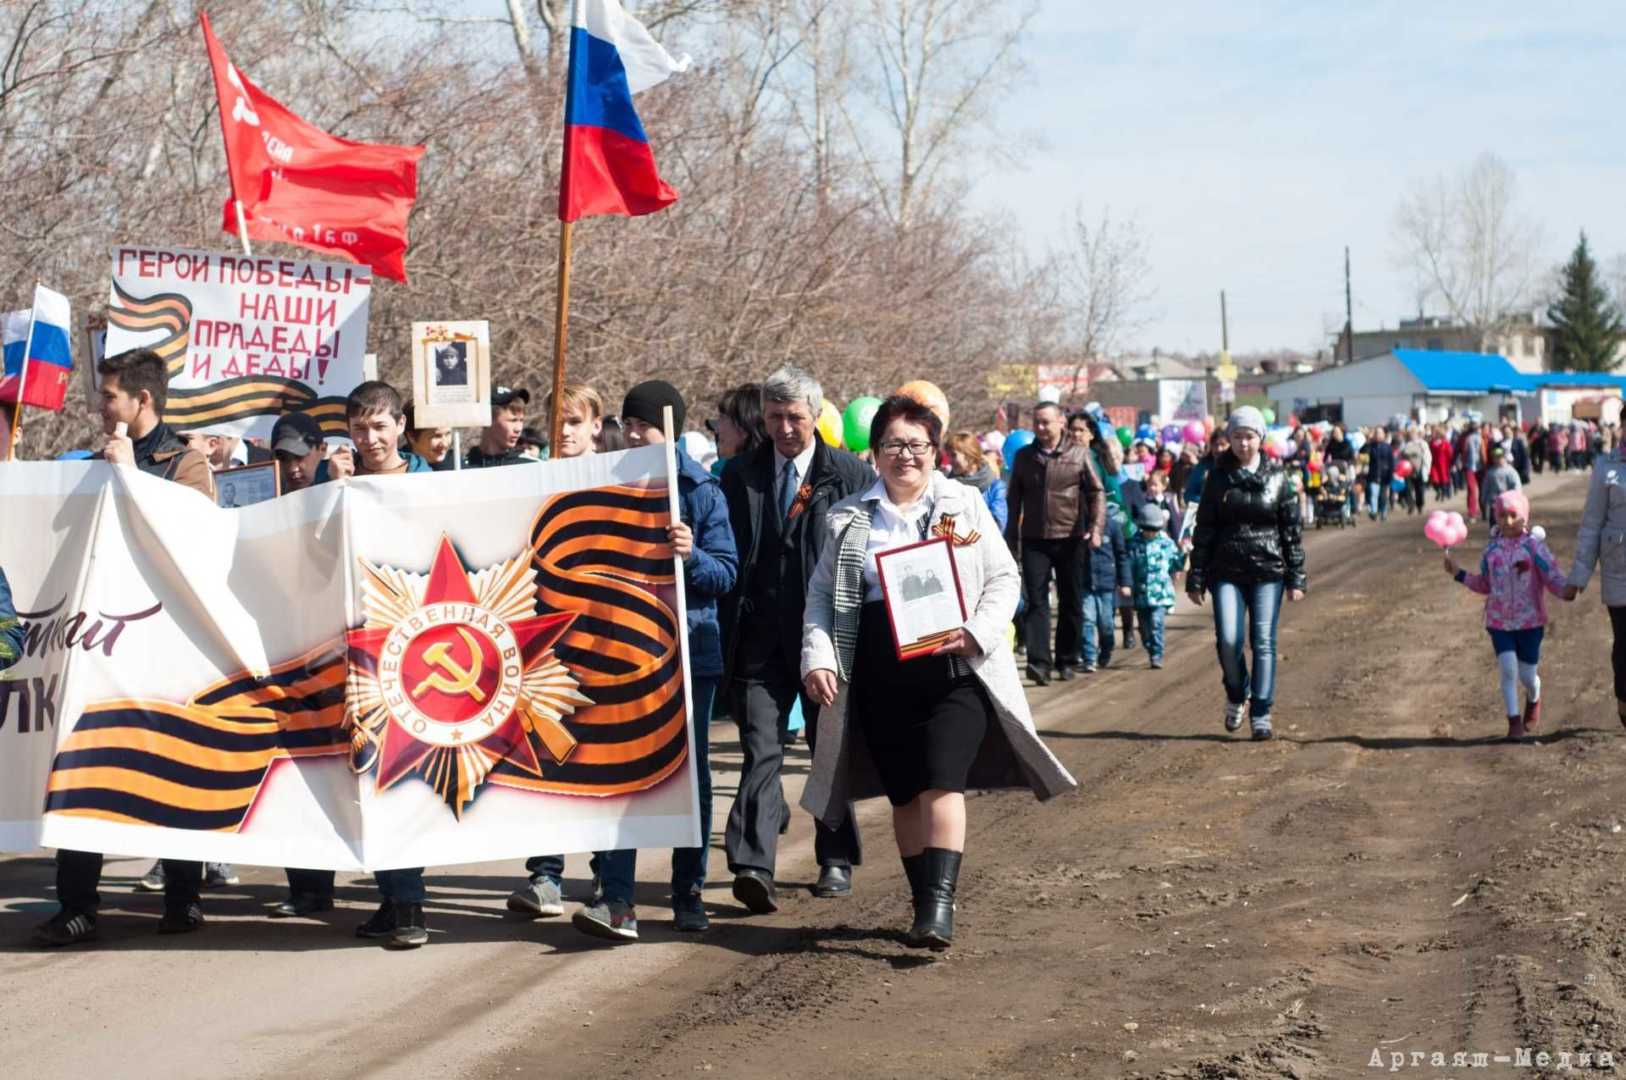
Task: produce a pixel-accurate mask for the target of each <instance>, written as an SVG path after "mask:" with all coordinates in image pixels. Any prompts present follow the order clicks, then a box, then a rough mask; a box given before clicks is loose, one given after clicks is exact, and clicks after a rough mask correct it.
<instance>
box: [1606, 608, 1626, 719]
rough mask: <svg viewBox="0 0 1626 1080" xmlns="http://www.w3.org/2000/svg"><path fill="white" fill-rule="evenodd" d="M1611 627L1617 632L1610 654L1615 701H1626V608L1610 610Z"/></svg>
mask: <svg viewBox="0 0 1626 1080" xmlns="http://www.w3.org/2000/svg"><path fill="white" fill-rule="evenodd" d="M1609 625H1610V626H1611V627H1612V628H1613V629H1614V631H1615V645H1614V648H1613V649H1611V650H1610V652H1609V660H1610V666H1611V667H1613V668H1614V669H1615V700H1616V701H1626V607H1612V608H1610V609H1609Z"/></svg>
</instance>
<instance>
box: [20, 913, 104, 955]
mask: <svg viewBox="0 0 1626 1080" xmlns="http://www.w3.org/2000/svg"><path fill="white" fill-rule="evenodd" d="M95 938H96V916H94V915H89V914H86V913H85V912H82V911H69V910H68V909H67V908H63V909H62V910H61V911H58V912H57V913H56V914H55V915H52V916H51V917H50V918H49V919H47V920H46V921H44V922H42V923H40V924H39V925H38V926H36V927H34V942H35V943H36V944H39V945H51V946H58V945H77V944H79V943H80V942H81V941H94V940H95Z"/></svg>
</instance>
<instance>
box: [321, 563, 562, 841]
mask: <svg viewBox="0 0 1626 1080" xmlns="http://www.w3.org/2000/svg"><path fill="white" fill-rule="evenodd" d="M529 555H530V553H529V552H526V553H524V554H522V555H519V556H516V557H515V558H513V559H511V560H508V561H507V562H503V563H499V564H497V565H495V566H492V567H488V568H487V569H484V570H481V571H477V572H471V571H469V570H467V569H466V568H465V567H464V565H463V562H462V560H461V559H460V558H459V557H458V554H457V551H456V549H455V548H454V547H453V546H452V542H451V540H450V539H448V538H444V537H443V538H442V540H441V543H440V547H439V549H438V550H437V551H436V554H435V559H434V562H433V564H432V565H431V569H430V572H429V574H428V575H422V574H415V573H412V572H410V571H405V570H401V569H398V568H392V567H385V566H376V565H373V564H371V563H368V562H366V561H365V560H362V562H361V571H362V575H363V584H362V606H363V613H364V615H365V618H366V621H365V623H364V624H363V625H362V627H361V628H360V629H357V630H352V631H350V633H349V634H348V635H347V641H348V645H349V654H350V666H349V680H350V687H349V694H348V704H347V708H346V718H345V719H346V724H347V726H348V728H349V732H350V746H351V755H350V760H351V767H352V768H353V769H354V770H355V771H356V772H357V773H366V772H374V774H375V782H376V783H377V785H378V789H379V790H380V791H384V790H387V789H389V788H391V787H393V786H394V785H396V784H397V783H400V782H402V781H404V780H407V779H409V778H416V779H417V780H419V781H421V782H423V783H426V784H428V785H429V786H430V787H432V788H433V789H434V790H435V792H436V793H437V794H438V795H439V796H440V798H441V799H442V800H443V801H445V803H446V804H447V806H449V807H450V808H451V810H452V812H453V813H454V814H456V815H458V816H460V817H461V816H462V814H463V812H464V810H465V809H466V808H467V806H468V804H469V803H470V802H472V801H473V800H474V798H475V796H476V795H478V793H479V791H480V789H481V788H482V786H483V785H484V784H485V782H486V779H487V777H488V776H489V775H490V773H491V771H492V770H493V769H495V768H496V767H497V766H498V765H499V764H503V763H506V764H507V765H509V766H510V767H512V768H517V769H518V770H520V771H521V772H523V773H524V774H527V775H530V776H534V777H537V778H538V779H540V778H541V777H542V776H543V762H544V761H550V762H553V763H563V762H565V761H566V760H568V759H569V757H570V755H571V754H572V753H573V752H574V751H575V750H576V745H577V743H576V739H575V738H574V736H572V735H571V734H570V732H569V731H568V730H566V728H565V726H564V724H563V723H562V721H563V719H564V717H566V716H569V715H572V714H573V713H574V712H575V711H576V710H577V709H578V708H581V707H584V706H586V705H590V704H591V703H592V702H591V700H590V699H589V698H588V697H587V696H586V695H585V694H583V693H582V692H581V689H580V684H579V682H578V681H577V679H576V677H575V676H574V675H573V674H572V673H571V672H570V670H569V669H568V668H566V667H565V665H564V664H563V663H562V662H561V661H560V660H559V658H558V657H557V656H556V655H555V653H554V646H555V645H556V643H557V642H558V641H559V639H560V638H561V637H562V636H563V635H564V633H565V632H566V631H567V630H568V629H569V628H570V625H571V623H572V622H573V621H574V620H575V618H576V616H575V615H574V614H573V613H550V614H540V615H539V614H537V610H536V592H537V585H536V571H535V569H534V568H533V566H532V564H531V559H530V557H529Z"/></svg>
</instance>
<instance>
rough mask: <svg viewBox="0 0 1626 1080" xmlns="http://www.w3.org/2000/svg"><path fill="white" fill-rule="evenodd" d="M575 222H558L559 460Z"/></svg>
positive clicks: (551, 427) (552, 424)
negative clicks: (571, 251) (572, 239)
mask: <svg viewBox="0 0 1626 1080" xmlns="http://www.w3.org/2000/svg"><path fill="white" fill-rule="evenodd" d="M574 225H575V222H573V221H561V222H560V223H559V297H558V304H557V306H556V307H555V310H554V316H553V398H552V402H551V404H552V407H551V408H550V409H549V410H548V412H549V416H548V457H550V458H552V459H553V460H558V457H559V435H560V433H561V429H562V428H563V427H564V407H565V403H564V396H563V395H564V392H565V338H566V336H567V333H568V331H569V329H570V235H571V231H572V227H573V226H574Z"/></svg>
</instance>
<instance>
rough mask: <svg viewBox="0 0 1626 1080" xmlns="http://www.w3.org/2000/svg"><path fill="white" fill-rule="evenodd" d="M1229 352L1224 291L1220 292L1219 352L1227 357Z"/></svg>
mask: <svg viewBox="0 0 1626 1080" xmlns="http://www.w3.org/2000/svg"><path fill="white" fill-rule="evenodd" d="M1230 351H1231V326H1230V322H1229V321H1228V320H1227V319H1226V317H1225V290H1224V289H1221V290H1220V352H1221V354H1224V355H1229V353H1230Z"/></svg>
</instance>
